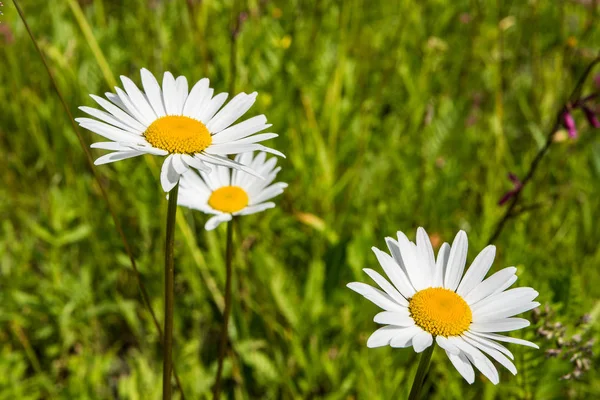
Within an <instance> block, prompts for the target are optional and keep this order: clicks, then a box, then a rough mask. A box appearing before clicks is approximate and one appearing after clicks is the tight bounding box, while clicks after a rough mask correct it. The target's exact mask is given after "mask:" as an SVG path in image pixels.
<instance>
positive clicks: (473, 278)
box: [456, 245, 496, 297]
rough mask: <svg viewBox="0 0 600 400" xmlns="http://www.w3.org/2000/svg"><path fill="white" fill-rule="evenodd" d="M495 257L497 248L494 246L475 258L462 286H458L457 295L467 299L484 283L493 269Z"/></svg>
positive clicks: (461, 283)
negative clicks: (472, 291) (467, 296)
mask: <svg viewBox="0 0 600 400" xmlns="http://www.w3.org/2000/svg"><path fill="white" fill-rule="evenodd" d="M494 257H496V246H493V245H489V246H487V247H486V248H485V249H483V250H482V251H481V253H479V254H478V255H477V257H475V260H473V263H472V264H471V266H470V267H469V269H468V270H467V273H466V274H465V276H464V277H463V279H462V281H461V282H460V285H458V289H457V290H456V293H457V294H458V295H459V296H462V297H465V296H466V295H467V294H469V292H470V291H471V290H473V289H474V288H475V287H476V286H477V285H479V284H480V283H481V281H483V278H484V277H485V275H486V274H487V273H488V271H489V270H490V268H491V267H492V264H493V262H494Z"/></svg>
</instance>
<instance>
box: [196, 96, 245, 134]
mask: <svg viewBox="0 0 600 400" xmlns="http://www.w3.org/2000/svg"><path fill="white" fill-rule="evenodd" d="M256 96H257V93H256V92H254V93H251V94H246V93H240V94H238V95H237V96H235V97H234V98H233V99H231V101H230V102H229V103H227V105H226V106H225V107H223V108H222V109H221V111H219V112H218V113H217V114H216V115H215V116H214V117H213V118H212V119H211V120H210V122H209V123H208V124H207V125H206V127H207V128H208V130H209V131H210V132H212V133H217V132H221V131H222V130H223V129H225V128H227V127H228V126H229V125H231V124H233V123H234V122H235V121H237V120H238V118H240V117H241V116H242V115H244V114H245V113H246V111H248V110H249V109H250V107H252V105H253V104H254V102H255V101H256Z"/></svg>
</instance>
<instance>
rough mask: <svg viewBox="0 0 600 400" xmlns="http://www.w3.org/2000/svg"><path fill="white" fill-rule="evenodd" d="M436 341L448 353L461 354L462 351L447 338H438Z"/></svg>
mask: <svg viewBox="0 0 600 400" xmlns="http://www.w3.org/2000/svg"><path fill="white" fill-rule="evenodd" d="M435 341H436V343H437V344H438V345H439V346H440V347H441V348H442V349H444V350H446V352H449V353H452V354H455V355H458V354H460V349H459V348H458V347H456V345H455V344H453V343H452V341H450V340H448V338H445V337H444V336H436V337H435Z"/></svg>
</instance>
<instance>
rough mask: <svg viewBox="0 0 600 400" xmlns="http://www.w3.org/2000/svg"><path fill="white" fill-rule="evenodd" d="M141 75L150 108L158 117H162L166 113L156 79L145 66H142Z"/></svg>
mask: <svg viewBox="0 0 600 400" xmlns="http://www.w3.org/2000/svg"><path fill="white" fill-rule="evenodd" d="M141 75H142V86H143V87H144V92H146V96H147V97H148V101H149V102H150V105H151V106H152V109H154V113H155V114H156V116H157V117H159V118H160V117H164V116H165V115H167V113H166V111H165V106H164V104H163V95H162V90H161V89H160V85H159V84H158V81H157V80H156V78H155V77H154V75H153V74H152V72H150V71H148V70H147V69H146V68H142V70H141Z"/></svg>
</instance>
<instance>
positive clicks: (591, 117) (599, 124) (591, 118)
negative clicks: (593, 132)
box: [583, 106, 600, 128]
mask: <svg viewBox="0 0 600 400" xmlns="http://www.w3.org/2000/svg"><path fill="white" fill-rule="evenodd" d="M583 112H584V113H585V117H586V118H587V120H588V122H589V123H590V125H591V126H592V127H594V128H600V121H598V117H597V116H596V114H595V113H594V111H592V110H591V109H590V108H588V107H586V106H583Z"/></svg>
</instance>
